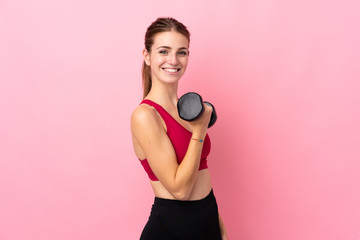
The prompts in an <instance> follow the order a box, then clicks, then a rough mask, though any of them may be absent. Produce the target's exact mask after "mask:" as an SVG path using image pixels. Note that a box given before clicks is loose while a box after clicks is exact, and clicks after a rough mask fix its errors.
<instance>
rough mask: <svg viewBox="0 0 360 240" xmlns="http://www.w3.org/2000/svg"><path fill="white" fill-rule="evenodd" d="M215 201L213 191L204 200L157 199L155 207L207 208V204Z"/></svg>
mask: <svg viewBox="0 0 360 240" xmlns="http://www.w3.org/2000/svg"><path fill="white" fill-rule="evenodd" d="M214 200H215V196H214V192H213V190H212V189H211V191H210V193H209V194H208V195H207V196H206V197H205V198H203V199H200V200H186V201H182V200H176V199H165V198H159V197H155V200H154V205H160V206H184V207H195V208H196V207H201V206H206V205H207V204H209V203H211V202H213V201H214Z"/></svg>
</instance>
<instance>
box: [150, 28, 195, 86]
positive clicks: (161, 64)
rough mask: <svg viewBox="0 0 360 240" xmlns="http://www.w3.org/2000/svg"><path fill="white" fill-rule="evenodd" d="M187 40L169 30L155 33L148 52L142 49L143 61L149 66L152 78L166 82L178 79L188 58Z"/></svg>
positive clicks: (184, 68) (183, 71)
mask: <svg viewBox="0 0 360 240" xmlns="http://www.w3.org/2000/svg"><path fill="white" fill-rule="evenodd" d="M188 47H189V41H188V40H187V38H186V37H185V36H184V35H182V34H181V33H178V32H175V31H171V32H162V33H158V34H157V35H155V38H154V44H153V46H152V47H151V52H150V53H149V52H148V51H147V50H146V49H145V50H144V59H145V63H146V64H147V65H149V66H150V69H151V78H152V80H153V81H154V80H159V81H162V82H166V83H174V82H177V81H179V79H180V78H181V77H182V75H183V74H184V73H185V70H186V67H187V63H188V59H189V49H188Z"/></svg>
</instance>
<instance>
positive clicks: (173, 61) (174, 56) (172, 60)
mask: <svg viewBox="0 0 360 240" xmlns="http://www.w3.org/2000/svg"><path fill="white" fill-rule="evenodd" d="M168 63H169V64H171V65H174V66H176V65H177V64H178V63H179V61H178V57H177V54H176V53H172V54H169V59H168Z"/></svg>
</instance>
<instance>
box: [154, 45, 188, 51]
mask: <svg viewBox="0 0 360 240" xmlns="http://www.w3.org/2000/svg"><path fill="white" fill-rule="evenodd" d="M159 48H166V49H171V47H169V46H160V47H158V48H157V49H159ZM183 49H185V50H188V49H187V48H186V47H181V48H179V50H183Z"/></svg>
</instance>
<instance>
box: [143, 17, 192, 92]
mask: <svg viewBox="0 0 360 240" xmlns="http://www.w3.org/2000/svg"><path fill="white" fill-rule="evenodd" d="M171 31H176V32H178V33H181V34H182V35H184V36H185V37H186V38H187V39H188V41H189V43H190V32H189V31H188V30H187V28H186V27H185V26H184V25H183V24H182V23H181V22H178V21H177V20H176V19H174V18H158V19H156V21H155V22H153V23H152V24H151V25H150V26H149V27H148V28H147V31H146V33H145V48H146V50H147V51H148V52H149V53H150V52H151V47H152V45H153V44H154V38H155V35H156V34H158V33H161V32H171ZM142 81H143V88H144V93H143V98H145V97H146V95H147V94H148V93H149V92H150V89H151V84H152V82H151V72H150V67H149V66H148V65H146V63H145V61H144V62H143V65H142Z"/></svg>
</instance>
